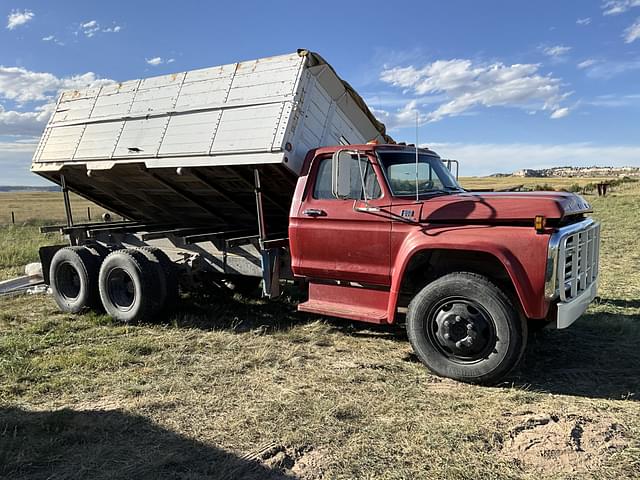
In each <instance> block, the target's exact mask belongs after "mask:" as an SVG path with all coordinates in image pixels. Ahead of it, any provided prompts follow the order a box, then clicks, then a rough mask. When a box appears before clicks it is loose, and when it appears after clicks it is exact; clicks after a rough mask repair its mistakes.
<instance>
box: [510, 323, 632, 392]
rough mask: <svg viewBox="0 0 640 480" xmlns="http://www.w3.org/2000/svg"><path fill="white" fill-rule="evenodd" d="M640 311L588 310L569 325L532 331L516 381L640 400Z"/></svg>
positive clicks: (534, 386) (548, 388) (555, 389)
mask: <svg viewBox="0 0 640 480" xmlns="http://www.w3.org/2000/svg"><path fill="white" fill-rule="evenodd" d="M639 345H640V316H638V315H621V314H613V313H587V314H585V315H584V316H583V317H582V318H580V319H579V320H578V321H577V322H576V323H575V324H574V325H572V326H571V327H570V328H568V329H566V330H543V331H542V332H539V333H538V334H537V335H533V336H531V338H530V339H529V345H528V347H527V351H526V353H525V357H524V358H523V360H522V363H521V365H520V368H519V370H518V371H517V372H516V373H515V374H514V377H515V378H514V381H515V384H516V385H517V386H522V387H528V388H531V389H532V390H537V391H546V392H550V393H556V394H563V395H575V396H582V397H592V398H594V397H596V398H613V399H628V400H635V401H638V400H640V375H638V372H640V355H639V354H638V348H639Z"/></svg>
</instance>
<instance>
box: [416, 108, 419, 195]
mask: <svg viewBox="0 0 640 480" xmlns="http://www.w3.org/2000/svg"><path fill="white" fill-rule="evenodd" d="M418 115H419V114H418V110H416V203H418V202H419V201H420V190H419V188H418Z"/></svg>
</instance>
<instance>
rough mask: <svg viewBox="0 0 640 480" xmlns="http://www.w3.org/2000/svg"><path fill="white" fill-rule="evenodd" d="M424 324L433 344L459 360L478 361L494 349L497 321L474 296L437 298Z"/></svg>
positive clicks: (456, 360)
mask: <svg viewBox="0 0 640 480" xmlns="http://www.w3.org/2000/svg"><path fill="white" fill-rule="evenodd" d="M425 328H426V334H427V339H428V340H429V342H430V343H431V345H433V346H434V347H435V348H436V349H437V350H438V351H439V352H440V353H441V354H442V355H444V356H445V357H447V358H448V359H450V360H451V361H454V362H456V363H462V364H470V363H477V362H480V361H481V360H483V359H485V358H487V357H488V356H489V355H491V354H492V353H495V349H496V343H497V341H498V338H497V336H496V327H495V322H494V320H493V318H492V317H491V315H490V314H489V313H488V312H487V310H486V309H484V308H483V307H482V305H480V304H479V303H477V302H475V301H473V300H470V299H467V298H463V297H456V298H447V299H444V300H442V301H440V302H438V303H437V304H435V305H434V306H433V307H432V308H431V309H430V310H429V312H428V314H427V317H426V322H425Z"/></svg>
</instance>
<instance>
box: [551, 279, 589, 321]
mask: <svg viewBox="0 0 640 480" xmlns="http://www.w3.org/2000/svg"><path fill="white" fill-rule="evenodd" d="M597 292H598V279H596V280H595V281H594V282H593V283H592V284H591V285H589V287H587V288H586V289H585V290H584V291H583V292H582V293H581V294H580V295H578V296H577V297H575V298H573V299H571V300H570V301H568V302H559V303H558V313H557V316H556V325H555V327H556V328H558V329H560V328H567V327H568V326H570V325H571V324H572V323H573V322H575V321H576V320H577V319H578V318H580V316H581V315H582V314H583V313H584V312H585V311H586V310H587V308H588V307H589V304H590V303H591V302H592V301H593V299H594V298H596V294H597Z"/></svg>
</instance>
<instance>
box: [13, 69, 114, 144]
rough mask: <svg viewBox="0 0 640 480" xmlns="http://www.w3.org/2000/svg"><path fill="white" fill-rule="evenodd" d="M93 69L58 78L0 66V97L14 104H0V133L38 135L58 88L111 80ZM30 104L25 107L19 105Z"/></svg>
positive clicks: (48, 114)
mask: <svg viewBox="0 0 640 480" xmlns="http://www.w3.org/2000/svg"><path fill="white" fill-rule="evenodd" d="M112 82H113V81H112V80H108V79H101V78H98V77H97V76H96V74H95V73H93V72H87V73H85V74H82V75H73V76H69V77H57V76H55V75H53V74H51V73H45V72H32V71H30V70H26V69H24V68H21V67H3V66H0V100H3V99H4V100H9V101H12V102H14V103H15V104H16V107H14V108H13V109H7V108H6V107H5V106H4V105H2V104H0V136H1V135H20V136H31V135H40V133H42V129H43V128H44V125H45V123H46V122H47V120H48V119H49V116H50V115H51V113H52V111H53V108H54V106H55V99H56V96H57V95H58V93H59V92H60V91H61V90H67V89H76V88H78V89H79V88H87V87H96V86H100V85H105V84H109V83H112ZM26 103H33V104H34V105H31V106H30V108H29V109H28V110H23V109H22V108H21V106H22V105H23V104H26Z"/></svg>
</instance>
